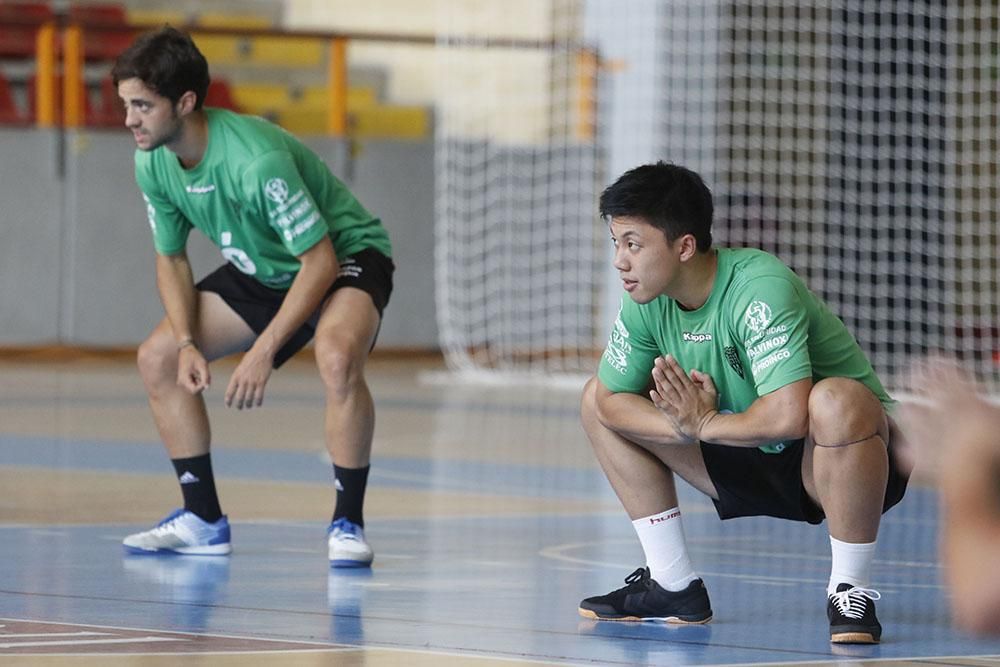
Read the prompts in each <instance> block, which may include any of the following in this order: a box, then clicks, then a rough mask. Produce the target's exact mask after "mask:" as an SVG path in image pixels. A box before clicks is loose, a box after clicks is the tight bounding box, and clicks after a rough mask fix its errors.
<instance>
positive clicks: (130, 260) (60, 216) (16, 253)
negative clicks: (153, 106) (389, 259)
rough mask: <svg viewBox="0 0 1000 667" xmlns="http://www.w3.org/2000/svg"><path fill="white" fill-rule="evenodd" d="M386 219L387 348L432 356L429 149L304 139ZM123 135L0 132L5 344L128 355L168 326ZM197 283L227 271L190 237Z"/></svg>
mask: <svg viewBox="0 0 1000 667" xmlns="http://www.w3.org/2000/svg"><path fill="white" fill-rule="evenodd" d="M305 141H306V143H307V144H308V145H310V146H311V147H312V148H313V149H314V150H316V151H317V153H319V155H320V156H321V157H322V158H323V159H324V160H326V162H327V164H328V165H329V166H330V167H331V169H332V170H333V172H334V173H335V174H336V175H337V176H338V177H339V178H341V179H342V180H344V181H345V182H346V183H347V184H348V186H349V187H350V188H351V189H352V191H353V192H354V193H355V194H356V195H357V196H358V197H359V199H360V200H361V201H362V202H363V203H364V204H365V206H366V207H367V208H368V209H369V210H371V211H372V212H373V213H374V214H375V215H378V216H380V217H381V218H382V220H383V222H384V223H385V225H386V227H387V229H388V230H389V235H390V237H391V238H392V243H393V251H394V252H393V254H394V260H395V263H396V265H397V270H396V275H395V290H394V292H393V295H392V300H391V302H390V304H389V308H388V309H387V310H386V315H385V320H384V322H383V324H382V330H381V333H380V336H379V343H378V347H379V348H380V349H387V348H396V349H401V348H405V349H436V348H437V325H436V322H435V318H434V312H435V309H434V228H433V224H434V217H433V208H434V170H433V162H434V160H433V142H432V141H430V140H428V141H423V142H414V141H406V142H401V141H390V140H366V141H364V142H362V143H359V144H358V145H356V146H355V150H354V151H353V157H350V156H349V151H348V149H347V146H346V144H345V143H343V142H340V141H337V140H334V139H328V138H311V139H310V138H306V139H305ZM133 152H134V144H133V141H132V138H131V136H129V134H128V133H127V132H125V131H124V130H122V131H121V132H118V131H114V130H107V131H104V130H93V131H85V132H68V133H66V134H65V135H60V134H58V133H57V132H54V131H51V130H36V129H24V128H0V346H5V347H17V346H37V345H54V344H60V345H80V346H96V347H102V346H133V345H137V344H138V343H139V342H140V341H141V340H142V339H143V338H144V337H145V335H146V334H147V333H148V332H149V330H150V329H151V328H152V327H153V326H154V325H155V324H156V323H157V322H158V321H159V320H160V318H162V316H163V309H162V307H161V305H160V302H159V297H158V295H157V292H156V281H155V275H154V254H153V247H152V241H151V239H150V232H149V227H148V224H147V223H146V212H145V205H144V204H143V201H142V197H141V195H140V194H139V190H138V188H137V187H136V185H135V180H134V177H133V171H132V167H133V162H132V154H133ZM188 252H189V255H190V258H191V262H192V264H193V266H194V269H195V277H196V278H199V277H201V276H202V275H204V274H206V273H208V272H209V271H211V270H213V269H214V268H215V267H216V266H218V265H219V264H220V263H221V262H222V257H221V256H220V255H219V253H218V251H217V250H216V249H215V247H214V246H213V245H212V244H210V243H209V242H208V241H206V240H205V239H204V237H202V236H201V235H200V234H199V233H198V232H194V233H192V237H191V240H190V242H189V247H188Z"/></svg>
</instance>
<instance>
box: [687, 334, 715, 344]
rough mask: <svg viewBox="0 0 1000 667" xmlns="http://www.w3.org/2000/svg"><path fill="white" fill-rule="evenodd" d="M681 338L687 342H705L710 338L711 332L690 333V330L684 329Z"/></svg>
mask: <svg viewBox="0 0 1000 667" xmlns="http://www.w3.org/2000/svg"><path fill="white" fill-rule="evenodd" d="M681 340H683V341H685V342H687V343H707V342H709V341H711V340H712V334H710V333H692V332H690V331H685V332H684V333H683V334H681Z"/></svg>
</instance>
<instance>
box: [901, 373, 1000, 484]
mask: <svg viewBox="0 0 1000 667" xmlns="http://www.w3.org/2000/svg"><path fill="white" fill-rule="evenodd" d="M908 384H909V388H910V391H911V392H912V393H913V395H914V397H915V400H910V401H907V402H903V403H901V404H900V406H899V408H898V409H897V410H896V411H895V414H894V417H895V421H896V423H897V424H898V426H899V428H900V429H901V430H902V432H903V442H902V443H900V447H899V449H898V451H899V453H900V458H901V459H902V461H901V462H902V464H903V465H904V466H906V467H908V468H911V469H915V470H914V474H915V475H916V476H917V477H918V478H922V479H923V480H924V481H929V482H938V481H941V480H940V477H941V475H942V474H944V473H946V472H947V471H948V470H950V469H954V467H955V466H954V461H955V460H956V459H961V460H964V461H979V462H980V463H981V464H982V465H995V463H994V462H995V461H997V460H998V459H1000V446H998V445H997V444H996V443H997V442H998V440H1000V406H997V405H996V404H994V403H991V402H989V401H988V400H987V399H986V398H985V397H984V395H983V394H982V393H981V391H980V390H979V388H978V387H977V386H976V384H975V382H974V380H973V379H972V378H971V373H970V372H968V371H966V370H963V369H961V368H960V367H959V366H958V364H957V362H955V361H952V360H948V359H943V358H931V359H928V360H925V361H923V362H920V363H917V364H915V365H914V367H913V369H912V371H911V373H910V377H909V382H908Z"/></svg>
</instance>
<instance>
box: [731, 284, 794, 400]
mask: <svg viewBox="0 0 1000 667" xmlns="http://www.w3.org/2000/svg"><path fill="white" fill-rule="evenodd" d="M733 318H734V321H735V330H736V334H737V337H738V339H739V340H742V341H743V344H744V348H745V351H746V355H747V359H749V360H750V374H751V376H752V378H753V382H754V386H755V387H756V390H757V395H758V396H763V395H764V394H769V393H771V392H772V391H775V390H777V389H780V388H782V387H784V386H786V385H789V384H791V383H793V382H797V381H799V380H802V379H805V378H808V377H812V360H811V359H810V357H809V314H808V311H807V309H806V305H805V304H804V303H803V302H802V299H801V297H800V296H799V293H798V291H797V290H796V288H795V286H794V284H793V283H792V282H791V281H790V280H788V279H787V278H783V277H780V276H762V277H759V278H755V279H753V280H751V281H749V282H748V283H747V285H746V286H745V287H744V288H743V289H742V290H738V291H737V293H736V298H735V300H734V304H733Z"/></svg>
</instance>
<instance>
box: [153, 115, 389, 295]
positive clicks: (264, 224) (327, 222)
mask: <svg viewBox="0 0 1000 667" xmlns="http://www.w3.org/2000/svg"><path fill="white" fill-rule="evenodd" d="M205 115H206V117H207V120H208V145H207V147H206V149H205V155H204V157H203V158H202V160H201V162H199V163H198V164H197V165H196V166H195V167H193V168H191V169H184V168H183V167H181V164H180V162H179V161H178V159H177V156H176V155H174V154H173V153H172V152H171V151H170V150H168V149H167V148H166V147H162V146H161V147H160V148H157V149H155V150H153V151H141V150H140V151H136V154H135V177H136V182H137V183H138V185H139V188H140V189H141V190H142V193H143V198H144V199H145V201H146V210H147V214H148V218H149V224H150V227H151V228H152V230H153V243H154V245H155V247H156V251H157V252H158V253H160V254H162V255H172V254H176V253H179V252H181V251H182V250H183V249H184V247H185V246H186V244H187V238H188V235H189V234H190V232H191V229H192V227H193V228H197V229H199V230H200V231H201V232H202V233H204V234H205V235H206V236H207V237H208V238H209V239H211V240H212V241H213V242H214V243H215V244H216V245H217V246H218V247H219V248H220V250H221V251H222V255H223V256H224V257H225V258H226V259H227V260H228V261H229V262H231V263H232V264H233V265H234V266H236V268H238V269H239V270H240V271H243V272H244V273H246V274H248V275H250V276H252V277H253V278H255V279H256V280H258V281H259V282H261V283H262V284H264V285H267V286H268V287H273V288H276V289H287V288H288V287H290V286H291V283H292V280H293V279H294V278H295V276H296V274H297V273H298V270H299V267H300V262H299V260H298V256H299V255H301V254H302V253H304V252H305V251H306V250H308V249H309V248H311V247H312V246H314V245H315V244H316V243H317V242H319V240H320V239H322V238H323V236H324V235H327V236H329V237H330V240H331V241H332V242H333V247H334V250H335V251H336V253H337V257H338V258H340V259H343V258H344V257H346V256H348V255H352V254H354V253H356V252H359V251H360V250H363V249H365V248H374V249H375V250H378V251H379V252H381V253H382V254H384V255H386V256H387V257H389V256H391V252H392V248H391V245H390V243H389V236H388V234H387V233H386V230H385V228H384V227H383V226H382V222H381V221H380V220H379V219H378V218H377V217H375V216H373V215H372V214H371V213H369V212H368V211H367V210H365V208H364V207H363V206H362V205H361V203H360V202H359V201H358V200H357V198H355V197H354V195H353V194H351V192H350V191H349V190H348V189H347V187H346V186H345V185H344V184H343V183H342V182H341V181H340V180H338V179H337V178H336V177H335V176H334V175H333V174H331V173H330V170H329V169H328V168H327V166H326V164H324V163H323V161H322V160H321V159H320V158H319V156H317V155H316V154H315V153H314V152H313V151H311V150H310V149H309V148H307V147H306V146H305V145H304V144H303V143H302V142H300V141H299V140H298V139H296V138H295V137H294V136H292V135H291V134H289V133H288V132H286V131H285V130H283V129H282V128H280V127H278V126H276V125H274V124H272V123H269V122H268V121H266V120H264V119H262V118H257V117H255V116H244V115H241V114H236V113H233V112H231V111H226V110H222V109H205Z"/></svg>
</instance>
